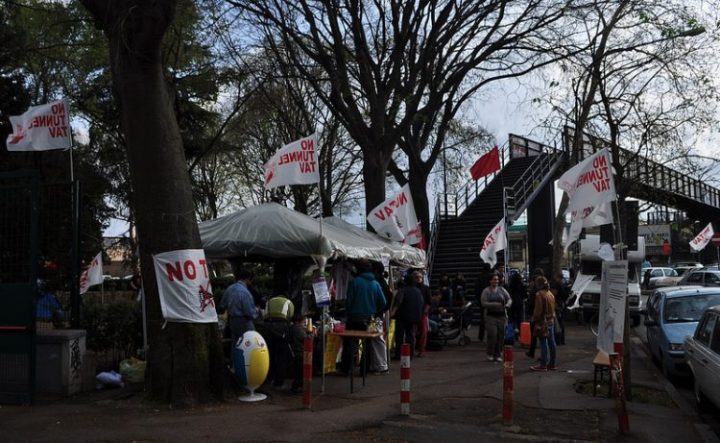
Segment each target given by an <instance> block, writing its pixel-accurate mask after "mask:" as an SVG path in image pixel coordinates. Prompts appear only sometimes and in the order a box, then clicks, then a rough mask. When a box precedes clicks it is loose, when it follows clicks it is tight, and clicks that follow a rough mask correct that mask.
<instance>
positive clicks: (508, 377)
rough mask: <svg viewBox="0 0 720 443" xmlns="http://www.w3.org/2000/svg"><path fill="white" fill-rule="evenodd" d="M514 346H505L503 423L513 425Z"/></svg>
mask: <svg viewBox="0 0 720 443" xmlns="http://www.w3.org/2000/svg"><path fill="white" fill-rule="evenodd" d="M514 366H515V365H514V362H513V348H512V346H505V347H504V348H503V408H502V416H503V424H504V425H511V424H512V419H513V418H512V416H513V405H512V403H513V369H514Z"/></svg>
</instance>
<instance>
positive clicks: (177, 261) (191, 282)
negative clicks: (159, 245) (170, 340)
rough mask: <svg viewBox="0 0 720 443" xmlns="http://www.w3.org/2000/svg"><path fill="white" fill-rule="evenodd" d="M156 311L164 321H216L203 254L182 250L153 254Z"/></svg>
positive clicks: (199, 250)
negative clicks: (159, 311)
mask: <svg viewBox="0 0 720 443" xmlns="http://www.w3.org/2000/svg"><path fill="white" fill-rule="evenodd" d="M153 263H154V264H155V278H156V280H157V286H158V292H159V295H160V308H161V310H162V314H163V317H164V318H165V320H167V321H176V322H190V323H213V322H217V312H216V311H215V302H214V300H213V295H212V288H211V286H210V275H209V273H208V267H207V261H206V260H205V251H203V250H202V249H183V250H179V251H169V252H163V253H161V254H156V255H153Z"/></svg>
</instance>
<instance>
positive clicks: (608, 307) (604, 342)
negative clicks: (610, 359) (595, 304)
mask: <svg viewBox="0 0 720 443" xmlns="http://www.w3.org/2000/svg"><path fill="white" fill-rule="evenodd" d="M627 281H628V262H627V260H618V261H603V262H602V274H601V289H600V308H599V309H600V310H599V312H598V336H597V348H598V349H599V350H601V351H603V352H605V353H606V354H608V355H609V354H613V353H614V352H615V351H614V349H613V343H622V341H623V333H624V330H625V301H626V298H627Z"/></svg>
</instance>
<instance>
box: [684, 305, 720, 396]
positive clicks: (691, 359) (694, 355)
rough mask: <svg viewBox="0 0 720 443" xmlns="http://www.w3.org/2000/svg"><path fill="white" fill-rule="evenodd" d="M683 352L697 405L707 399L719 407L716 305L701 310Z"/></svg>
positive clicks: (719, 345)
mask: <svg viewBox="0 0 720 443" xmlns="http://www.w3.org/2000/svg"><path fill="white" fill-rule="evenodd" d="M685 352H686V355H687V364H688V366H689V367H690V372H692V375H693V378H694V382H693V384H694V387H695V401H697V403H698V406H699V407H701V408H704V407H705V406H706V403H707V402H708V401H709V402H711V403H713V404H714V405H715V406H716V407H718V408H720V383H718V381H720V306H714V307H710V308H708V309H707V310H705V313H704V314H703V317H702V319H701V320H700V322H699V323H698V325H697V328H696V329H695V334H694V335H692V336H690V337H688V338H686V339H685Z"/></svg>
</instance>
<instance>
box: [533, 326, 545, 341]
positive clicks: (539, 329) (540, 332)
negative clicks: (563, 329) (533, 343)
mask: <svg viewBox="0 0 720 443" xmlns="http://www.w3.org/2000/svg"><path fill="white" fill-rule="evenodd" d="M533 333H534V335H535V336H536V337H540V338H547V336H548V324H547V322H543V324H541V325H539V324H536V325H535V328H534V330H533Z"/></svg>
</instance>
